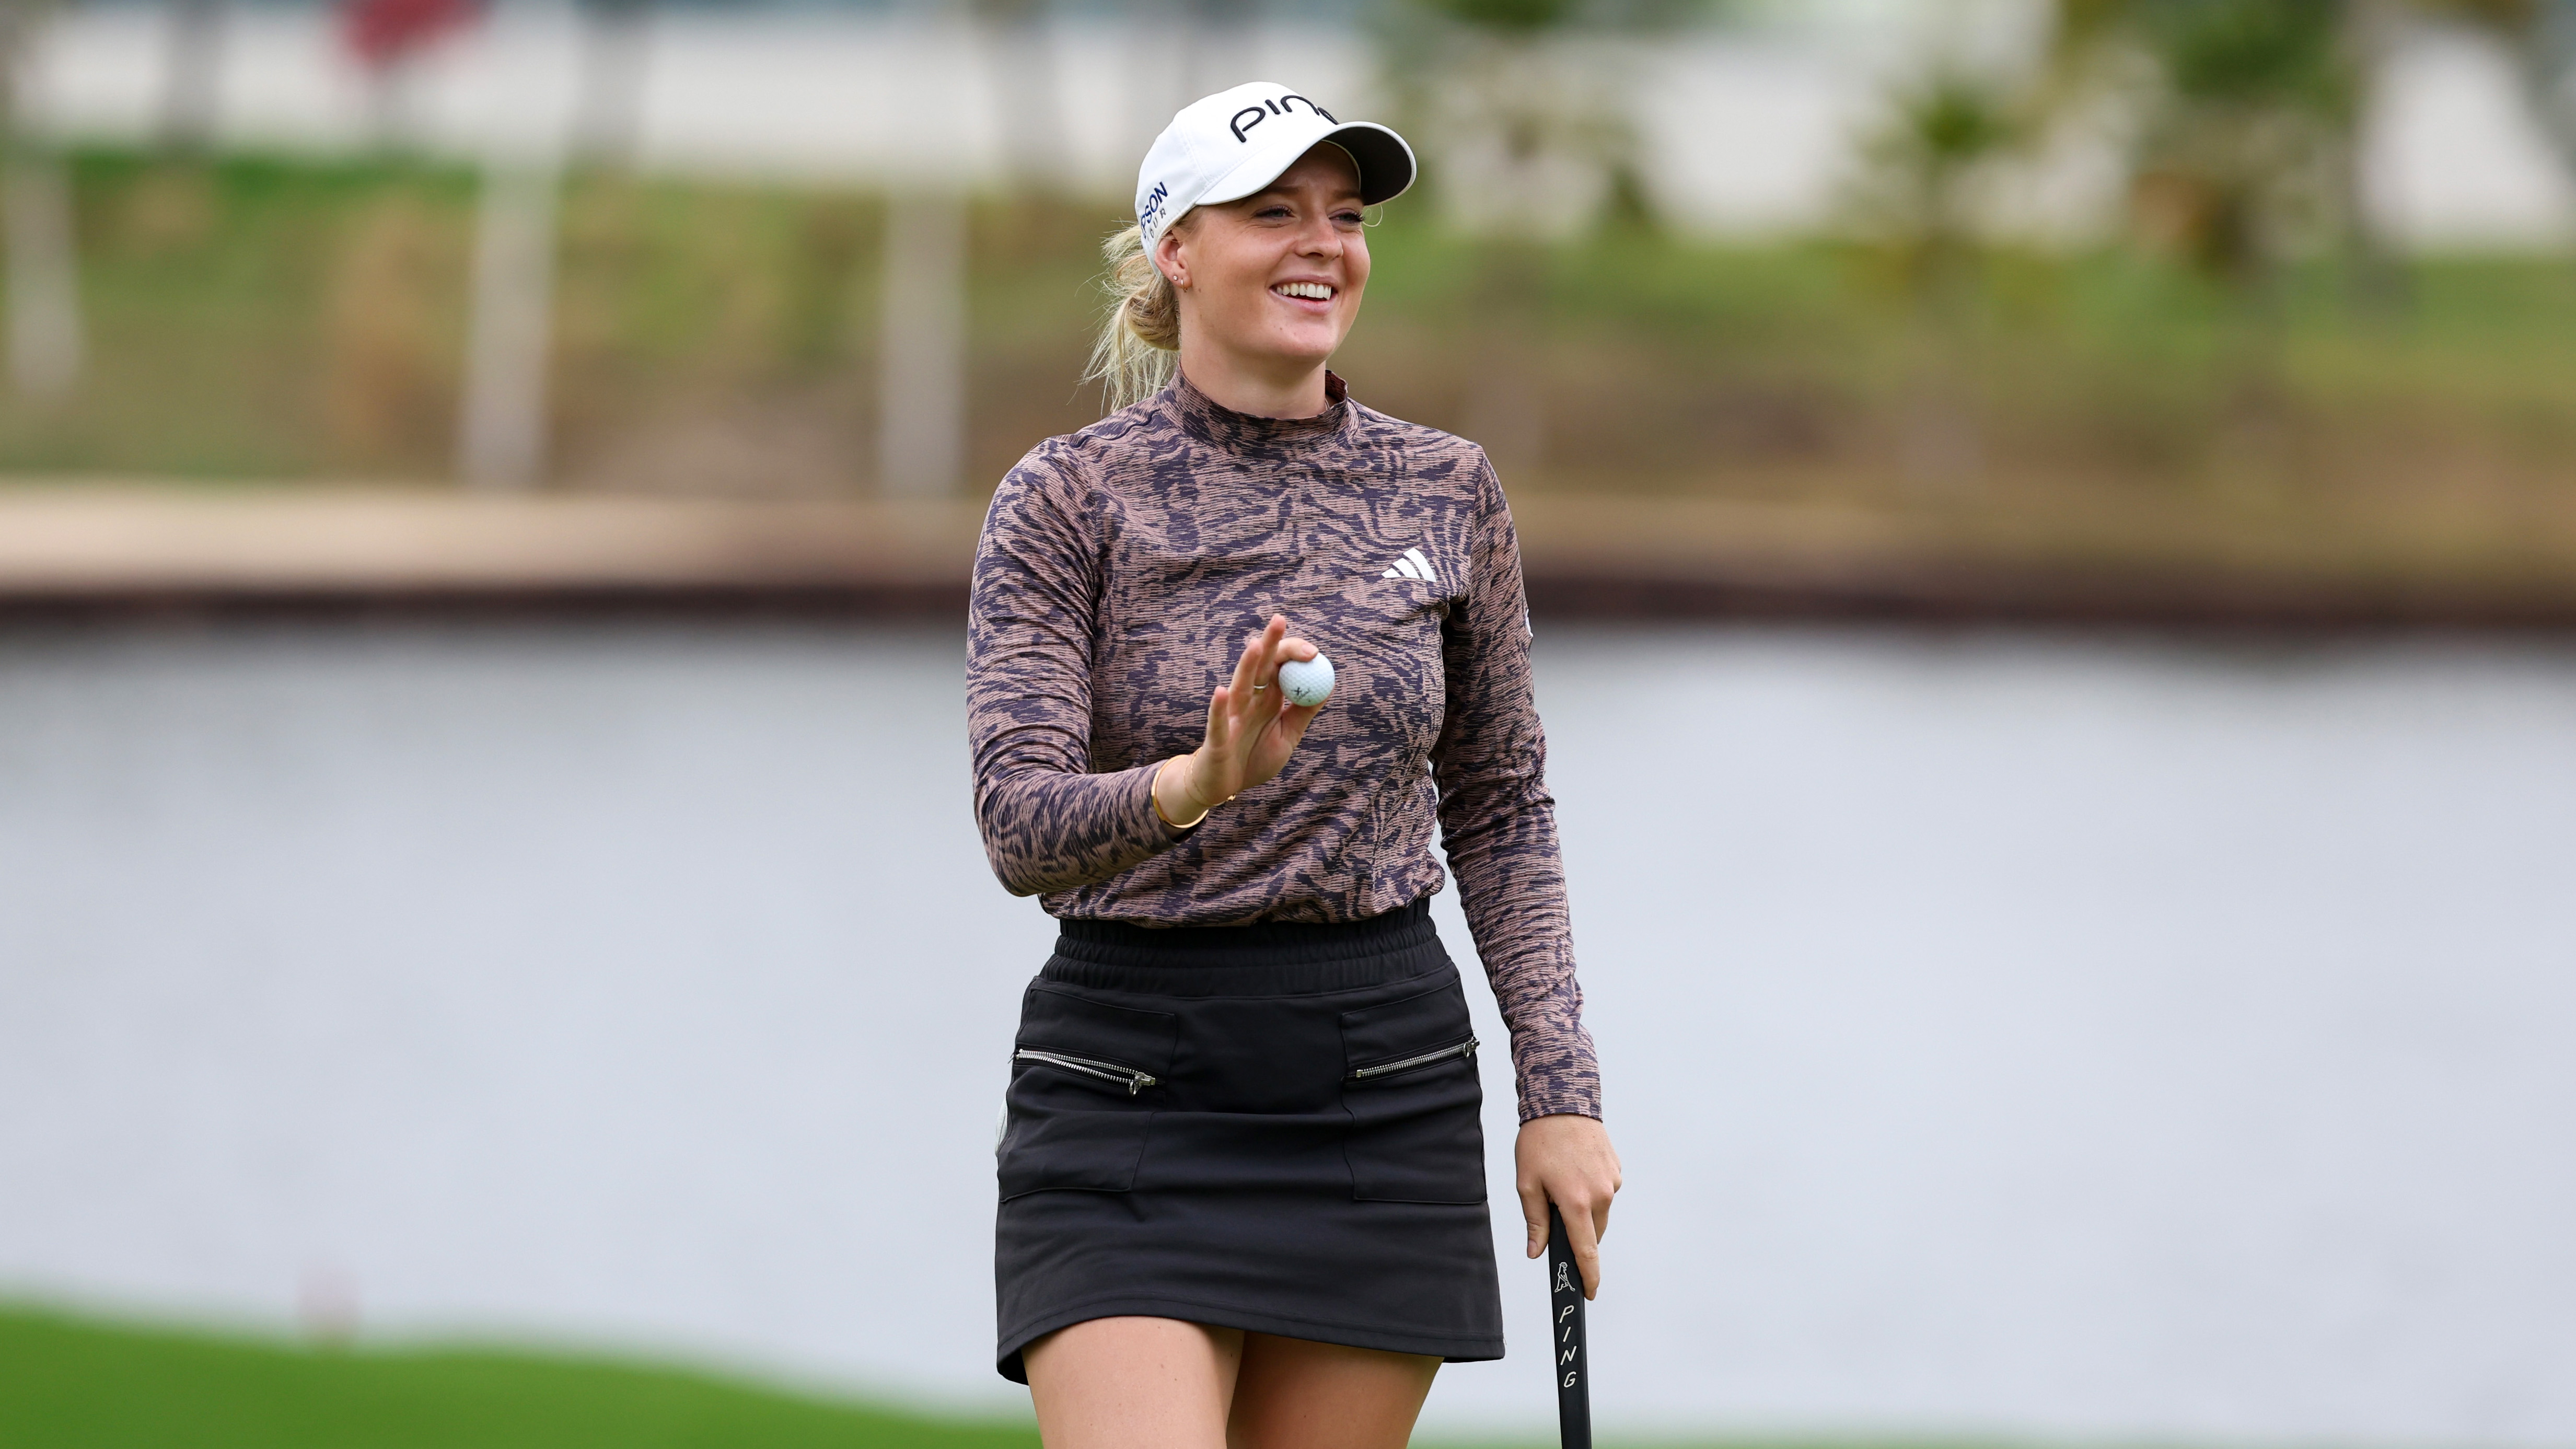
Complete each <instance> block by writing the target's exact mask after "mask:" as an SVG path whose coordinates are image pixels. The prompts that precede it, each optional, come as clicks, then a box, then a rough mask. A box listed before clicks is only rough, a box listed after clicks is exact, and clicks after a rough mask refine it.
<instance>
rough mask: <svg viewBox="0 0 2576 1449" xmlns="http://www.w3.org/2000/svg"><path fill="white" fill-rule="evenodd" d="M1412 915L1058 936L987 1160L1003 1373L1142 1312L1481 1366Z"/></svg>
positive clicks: (1479, 1283)
mask: <svg viewBox="0 0 2576 1449" xmlns="http://www.w3.org/2000/svg"><path fill="white" fill-rule="evenodd" d="M1429 904H1430V903H1429V902H1428V901H1427V900H1425V901H1416V902H1414V903H1413V904H1412V905H1410V906H1407V907H1405V908H1403V909H1401V910H1397V911H1391V912H1389V913H1387V914H1386V915H1383V916H1375V917H1372V918H1370V919H1368V920H1365V921H1356V922H1350V923H1347V924H1332V925H1309V924H1292V923H1278V924H1265V925H1255V926H1233V927H1182V928H1175V929H1170V930H1154V929H1149V928H1146V927H1141V926H1130V925H1124V924H1120V923H1116V922H1107V921H1066V922H1064V924H1063V934H1062V935H1061V936H1060V937H1058V939H1057V941H1056V948H1055V954H1054V955H1053V956H1052V957H1050V958H1048V960H1047V963H1046V967H1045V969H1044V970H1042V971H1040V972H1039V973H1038V976H1037V979H1036V980H1034V981H1032V982H1030V983H1029V989H1028V994H1027V996H1026V998H1025V1001H1024V1003H1023V1005H1022V1007H1021V1012H1020V1029H1019V1035H1018V1037H1017V1038H1016V1039H1015V1041H1014V1044H1013V1049H1012V1053H1011V1082H1010V1088H1009V1091H1008V1094H1007V1096H1006V1098H1005V1107H1006V1120H1005V1123H1004V1127H1003V1132H1002V1139H1001V1142H1000V1144H999V1146H997V1147H996V1149H995V1156H996V1158H997V1159H998V1163H999V1169H1000V1176H1001V1193H1002V1203H1001V1211H1000V1214H999V1217H998V1223H997V1231H996V1233H995V1242H994V1252H993V1277H994V1284H995V1288H996V1289H997V1292H998V1297H999V1300H1000V1315H999V1317H1000V1328H1001V1332H1000V1338H999V1344H998V1348H997V1350H996V1356H997V1366H998V1367H999V1368H1000V1370H1001V1373H1002V1376H1003V1377H1004V1378H1007V1379H1010V1380H1012V1381H1013V1382H1015V1383H1027V1382H1028V1372H1027V1369H1026V1368H1025V1367H1024V1366H1023V1364H1022V1362H1021V1358H1020V1351H1021V1350H1022V1349H1024V1348H1026V1347H1027V1346H1028V1345H1029V1344H1030V1343H1031V1342H1032V1341H1033V1340H1035V1339H1037V1338H1039V1337H1040V1336H1042V1335H1045V1334H1048V1333H1052V1332H1054V1331H1055V1330H1056V1329H1059V1328H1063V1327H1065V1326H1067V1325H1068V1324H1074V1323H1081V1322H1084V1321H1086V1320H1089V1319H1094V1318H1109V1317H1114V1316H1121V1315H1131V1314H1134V1315H1146V1316H1151V1317H1156V1318H1177V1319H1183V1320H1186V1321H1188V1322H1192V1323H1204V1324H1210V1325H1214V1326H1218V1327H1225V1328H1241V1329H1250V1330H1254V1331H1257V1332H1261V1333H1275V1334H1279V1335H1282V1336H1284V1337H1288V1338H1302V1339H1311V1340H1315V1341H1319V1342H1323V1343H1339V1344H1349V1345H1351V1346H1353V1347H1357V1348H1375V1349H1388V1350H1392V1351H1394V1352H1397V1353H1417V1354H1437V1355H1439V1356H1440V1357H1442V1358H1446V1359H1452V1360H1472V1359H1491V1358H1500V1357H1502V1354H1503V1311H1502V1299H1501V1296H1500V1294H1499V1292H1498V1291H1497V1289H1496V1285H1495V1273H1494V1235H1493V1227H1492V1224H1491V1223H1490V1222H1489V1221H1488V1219H1487V1217H1486V1211H1485V1151H1484V1133H1483V1129H1482V1128H1481V1126H1480V1125H1479V1123H1478V1120H1477V1112H1478V1109H1479V1107H1480V1106H1481V1104H1482V1100H1483V1093H1482V1090H1481V1089H1480V1087H1479V1086H1478V1083H1477V1078H1476V1061H1475V1054H1476V1047H1477V1043H1476V1039H1475V1035H1474V1033H1473V1030H1472V1029H1471V1027H1470V1025H1469V1022H1468V1019H1467V998H1466V993H1465V991H1464V989H1463V988H1462V986H1461V984H1460V981H1459V976H1458V968H1457V967H1456V966H1455V965H1453V964H1452V963H1451V962H1450V960H1449V953H1448V952H1447V951H1445V950H1443V949H1442V948H1441V945H1440V938H1439V936H1438V934H1437V932H1435V931H1434V930H1433V928H1432V924H1431V915H1430V910H1429Z"/></svg>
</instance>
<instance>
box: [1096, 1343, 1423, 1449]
mask: <svg viewBox="0 0 2576 1449" xmlns="http://www.w3.org/2000/svg"><path fill="white" fill-rule="evenodd" d="M1240 1353H1241V1365H1242V1366H1241V1368H1240V1370H1239V1371H1238V1372H1237V1374H1236V1376H1235V1380H1234V1410H1233V1413H1232V1414H1231V1415H1229V1416H1228V1418H1227V1419H1226V1425H1225V1442H1226V1444H1227V1445H1228V1449H1404V1444H1405V1441H1406V1440H1408V1439H1410V1438H1412V1437H1413V1421H1414V1420H1415V1419H1416V1418H1418V1417H1420V1416H1421V1413H1422V1401H1423V1399H1424V1398H1425V1397H1426V1396H1428V1395H1429V1394H1430V1392H1431V1376H1432V1375H1433V1374H1436V1373H1438V1372H1439V1371H1440V1360H1439V1359H1437V1358H1431V1357H1426V1356H1424V1355H1421V1354H1411V1353H1384V1352H1381V1351H1379V1350H1377V1349H1373V1348H1345V1347H1343V1346H1342V1345H1340V1344H1334V1343H1309V1342H1307V1341H1306V1340H1304V1339H1302V1338H1280V1337H1277V1336H1275V1335H1272V1334H1267V1333H1247V1334H1245V1335H1243V1347H1242V1349H1241V1350H1240ZM1047 1449H1055V1441H1054V1440H1053V1439H1049V1440H1048V1441H1047Z"/></svg>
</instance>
